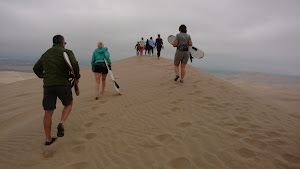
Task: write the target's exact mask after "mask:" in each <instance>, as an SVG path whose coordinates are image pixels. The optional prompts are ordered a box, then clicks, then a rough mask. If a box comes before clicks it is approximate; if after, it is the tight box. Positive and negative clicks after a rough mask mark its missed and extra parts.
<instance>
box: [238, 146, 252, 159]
mask: <svg viewBox="0 0 300 169" xmlns="http://www.w3.org/2000/svg"><path fill="white" fill-rule="evenodd" d="M237 154H238V155H239V156H241V157H244V158H252V157H254V156H255V153H254V151H252V150H249V149H247V148H240V149H238V150H237Z"/></svg>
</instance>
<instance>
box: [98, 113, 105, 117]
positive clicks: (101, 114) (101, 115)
mask: <svg viewBox="0 0 300 169" xmlns="http://www.w3.org/2000/svg"><path fill="white" fill-rule="evenodd" d="M98 116H100V117H103V116H106V113H99V115H98Z"/></svg>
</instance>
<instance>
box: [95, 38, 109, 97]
mask: <svg viewBox="0 0 300 169" xmlns="http://www.w3.org/2000/svg"><path fill="white" fill-rule="evenodd" d="M97 46H98V48H97V49H95V51H94V53H93V56H92V61H91V64H92V70H93V72H94V74H95V82H96V84H95V91H96V97H95V99H96V100H98V97H99V86H100V78H101V76H102V90H101V95H103V94H104V89H105V85H106V75H107V73H108V69H107V67H106V64H105V60H104V59H106V61H107V62H108V65H109V66H111V61H110V59H109V52H108V49H107V47H104V44H103V42H99V43H98V44H97Z"/></svg>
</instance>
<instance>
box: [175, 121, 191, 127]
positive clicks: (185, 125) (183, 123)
mask: <svg viewBox="0 0 300 169" xmlns="http://www.w3.org/2000/svg"><path fill="white" fill-rule="evenodd" d="M191 125H192V123H190V122H182V123H179V124H178V125H177V126H178V127H181V128H186V127H189V126H191Z"/></svg>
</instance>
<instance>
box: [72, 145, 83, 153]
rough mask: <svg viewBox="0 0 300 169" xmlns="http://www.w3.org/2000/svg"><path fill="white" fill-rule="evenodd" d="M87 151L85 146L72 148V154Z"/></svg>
mask: <svg viewBox="0 0 300 169" xmlns="http://www.w3.org/2000/svg"><path fill="white" fill-rule="evenodd" d="M84 150H85V146H76V147H74V148H72V152H74V153H82V152H83V151H84Z"/></svg>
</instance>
